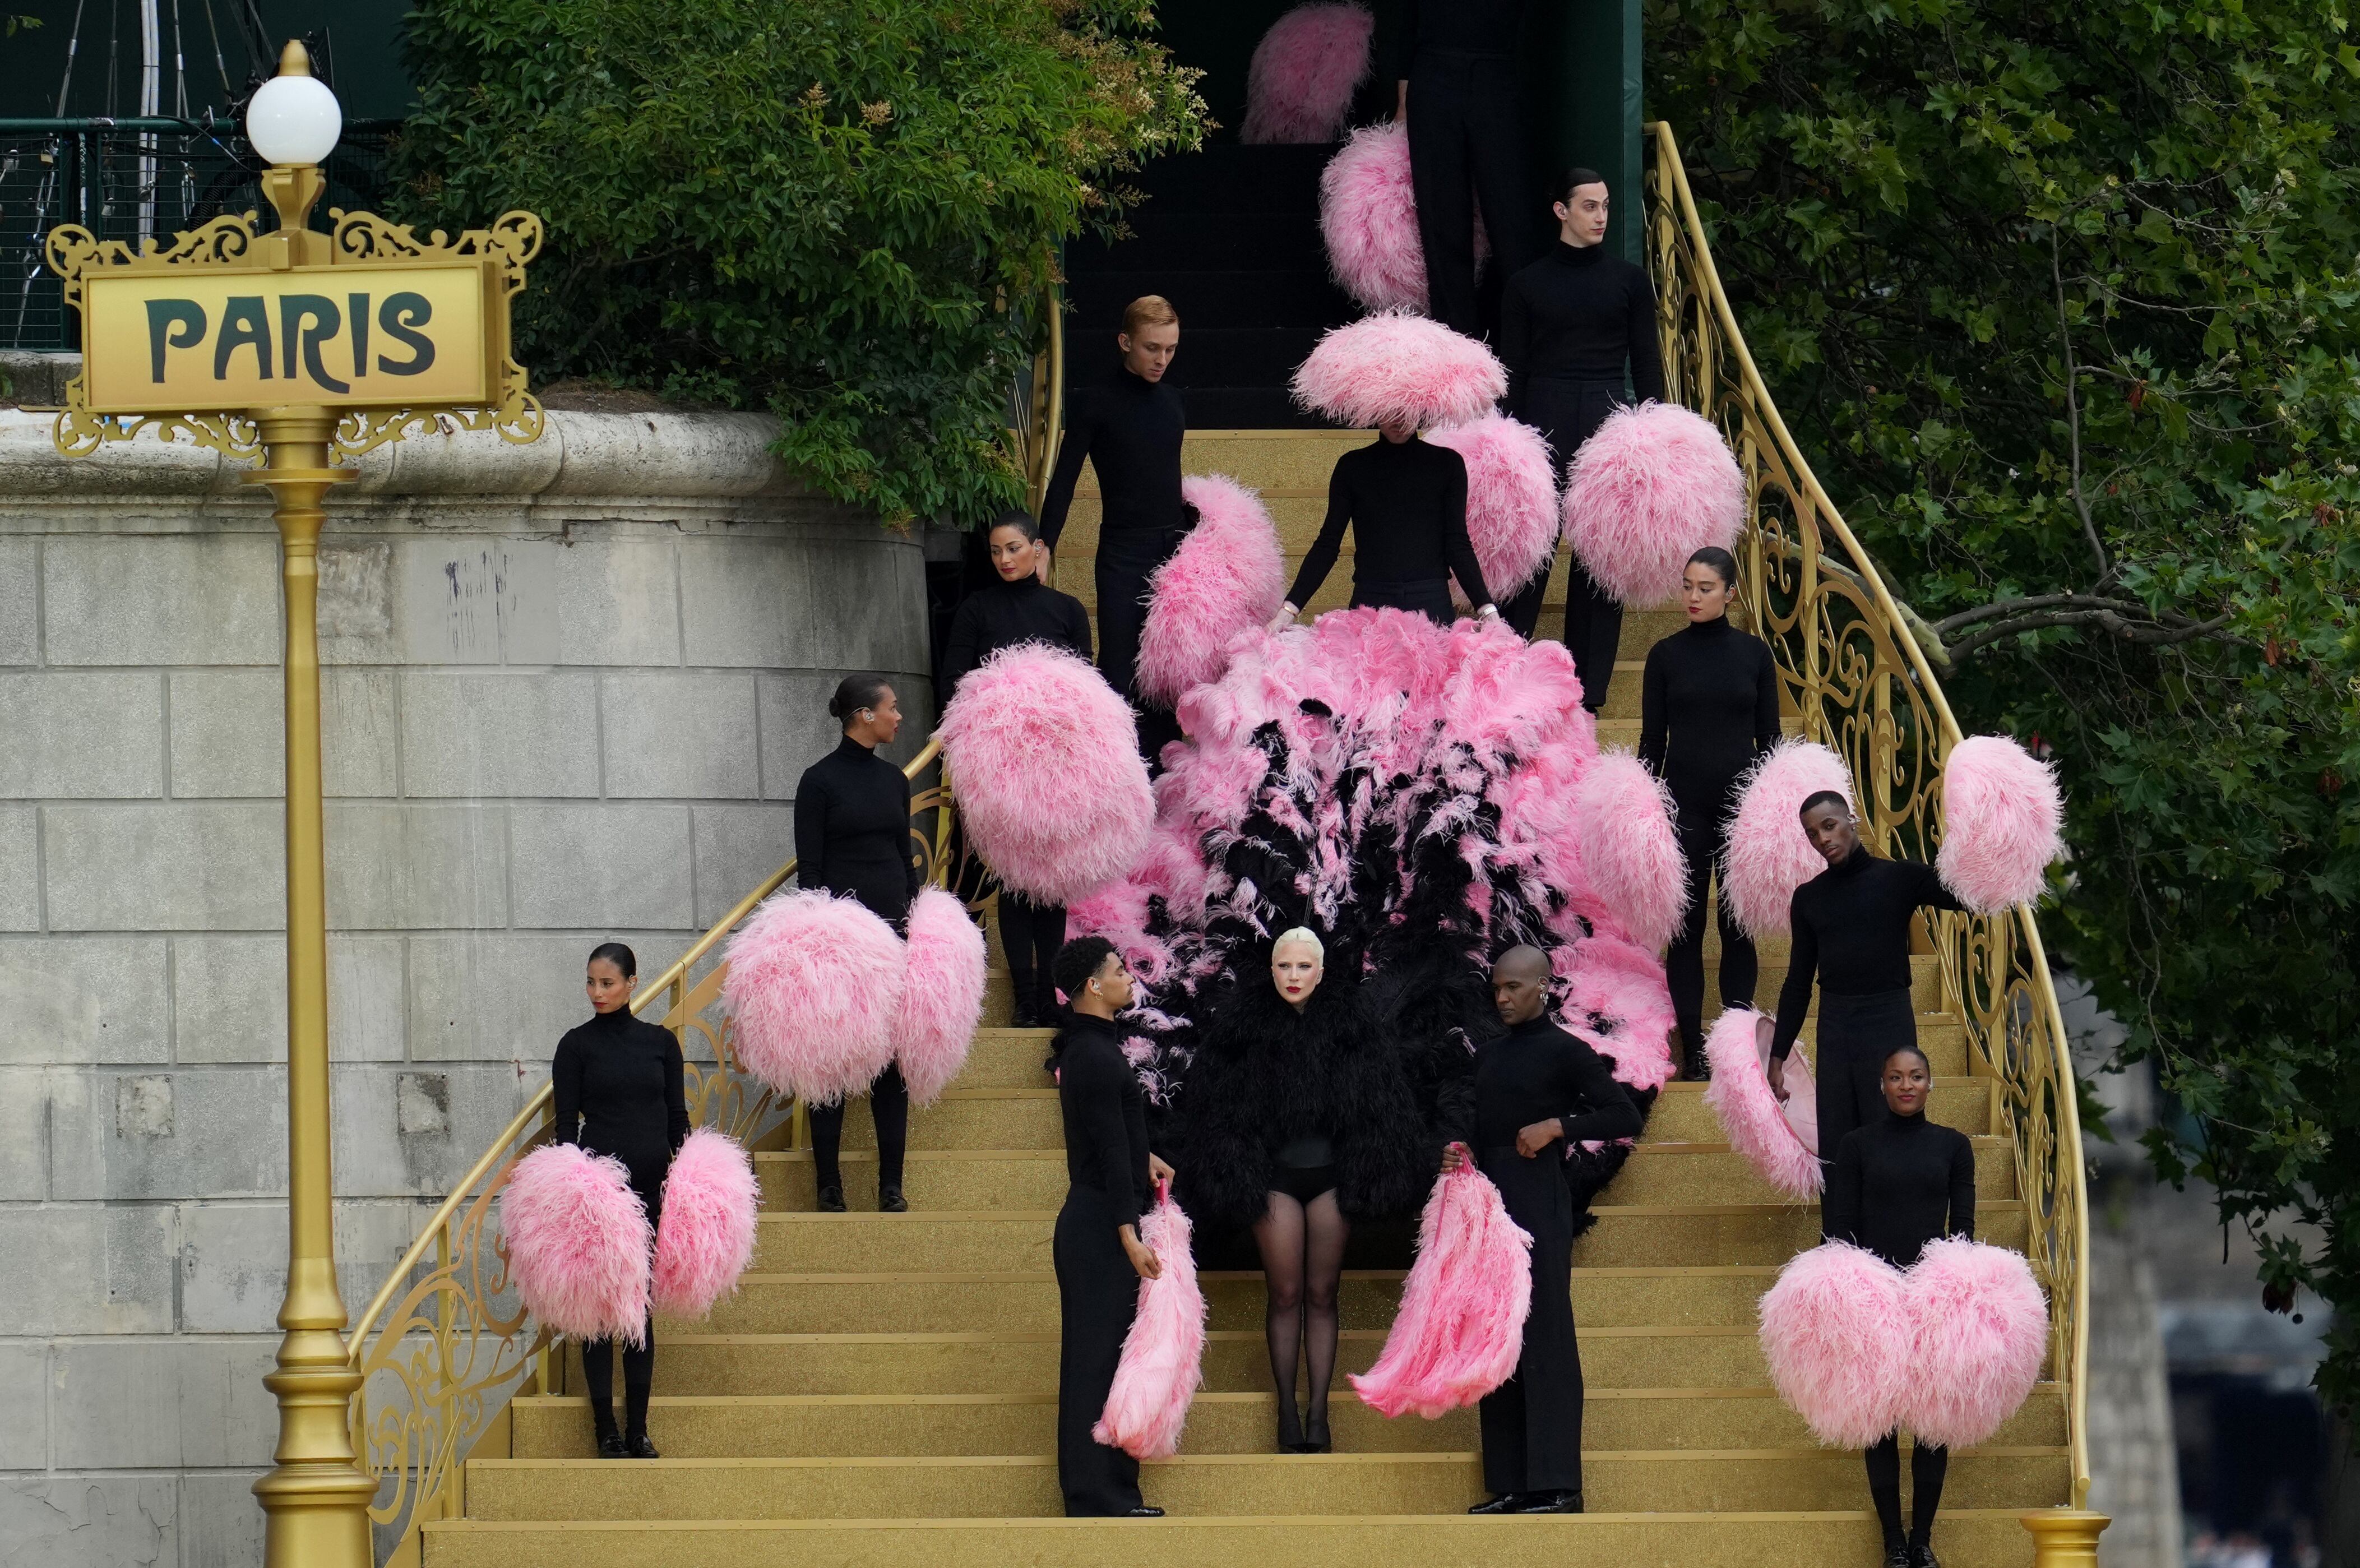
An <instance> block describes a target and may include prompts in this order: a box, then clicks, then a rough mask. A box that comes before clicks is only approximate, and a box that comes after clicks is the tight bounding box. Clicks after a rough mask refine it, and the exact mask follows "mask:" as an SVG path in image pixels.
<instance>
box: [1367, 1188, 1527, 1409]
mask: <svg viewBox="0 0 2360 1568" xmlns="http://www.w3.org/2000/svg"><path fill="white" fill-rule="evenodd" d="M1532 1245H1533V1238H1532V1237H1531V1236H1529V1235H1527V1234H1525V1233H1524V1231H1523V1230H1521V1229H1519V1228H1518V1227H1517V1225H1516V1223H1515V1222H1514V1221H1513V1220H1511V1219H1509V1218H1508V1210H1507V1206H1506V1205H1505V1204H1503V1203H1502V1202H1501V1201H1500V1190H1499V1189H1498V1188H1496V1187H1493V1186H1492V1185H1491V1179H1489V1178H1488V1177H1486V1176H1484V1174H1483V1173H1482V1172H1481V1171H1480V1170H1477V1169H1476V1168H1474V1167H1473V1166H1472V1165H1469V1166H1466V1167H1464V1168H1460V1169H1458V1170H1453V1171H1446V1172H1444V1173H1443V1175H1442V1176H1440V1177H1439V1178H1437V1179H1436V1181H1435V1184H1434V1191H1433V1192H1432V1194H1431V1195H1429V1196H1428V1197H1427V1199H1426V1212H1425V1213H1423V1214H1422V1215H1420V1216H1419V1219H1418V1226H1417V1260H1416V1262H1415V1263H1414V1264H1412V1265H1411V1266H1410V1271H1409V1278H1408V1279H1407V1280H1406V1281H1405V1282H1404V1285H1403V1287H1402V1303H1401V1310H1400V1311H1399V1312H1398V1313H1396V1314H1395V1315H1394V1317H1393V1328H1392V1329H1391V1330H1390V1331H1389V1332H1387V1333H1386V1335H1385V1348H1384V1350H1383V1352H1382V1354H1380V1355H1379V1356H1378V1357H1377V1364H1376V1365H1374V1366H1372V1367H1371V1368H1370V1369H1369V1370H1368V1372H1367V1373H1366V1374H1365V1375H1363V1374H1360V1373H1354V1374H1353V1375H1352V1387H1354V1388H1356V1389H1358V1390H1359V1391H1360V1398H1361V1399H1363V1400H1364V1401H1366V1402H1367V1403H1368V1404H1369V1405H1371V1407H1373V1408H1374V1409H1377V1410H1379V1411H1381V1412H1382V1413H1383V1414H1384V1415H1386V1416H1388V1417H1392V1416H1398V1415H1401V1414H1403V1413H1404V1412H1408V1411H1415V1413H1417V1414H1418V1415H1421V1416H1424V1417H1426V1418H1427V1419H1428V1420H1432V1419H1433V1418H1435V1417H1437V1416H1439V1415H1441V1414H1442V1413H1443V1412H1444V1411H1446V1410H1454V1409H1459V1408H1460V1407H1461V1406H1465V1405H1471V1404H1473V1403H1475V1401H1476V1400H1478V1399H1480V1398H1482V1397H1483V1396H1484V1395H1486V1394H1489V1393H1490V1392H1491V1391H1492V1390H1493V1389H1494V1388H1497V1387H1499V1386H1500V1385H1501V1384H1502V1383H1505V1382H1506V1381H1507V1380H1508V1379H1509V1378H1510V1377H1512V1376H1514V1375H1515V1371H1516V1360H1517V1358H1518V1357H1519V1356H1520V1355H1521V1354H1523V1352H1524V1319H1525V1317H1526V1316H1527V1315H1528V1314H1529V1313H1530V1312H1531V1310H1532V1304H1533V1266H1532V1257H1531V1252H1532Z"/></svg>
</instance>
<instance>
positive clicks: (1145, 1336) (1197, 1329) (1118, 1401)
mask: <svg viewBox="0 0 2360 1568" xmlns="http://www.w3.org/2000/svg"><path fill="white" fill-rule="evenodd" d="M1188 1231H1189V1226H1188V1216H1187V1215H1186V1214H1185V1213H1183V1212H1181V1209H1180V1205H1179V1204H1177V1203H1175V1202H1174V1201H1172V1197H1171V1194H1169V1193H1165V1194H1164V1195H1163V1196H1162V1197H1160V1198H1159V1199H1158V1200H1157V1201H1156V1204H1155V1207H1154V1208H1153V1209H1150V1210H1149V1211H1148V1212H1147V1215H1146V1217H1145V1218H1144V1219H1142V1221H1141V1222H1140V1224H1139V1239H1140V1240H1141V1241H1142V1242H1145V1243H1146V1244H1147V1245H1148V1246H1149V1248H1150V1249H1152V1250H1153V1252H1154V1254H1155V1255H1156V1257H1157V1258H1158V1259H1159V1260H1161V1262H1162V1263H1163V1265H1164V1269H1163V1272H1162V1273H1161V1274H1159V1275H1158V1276H1157V1277H1155V1278H1153V1279H1142V1280H1141V1281H1140V1282H1139V1315H1138V1316H1136V1317H1134V1318H1133V1319H1131V1332H1129V1333H1128V1334H1125V1335H1124V1336H1123V1341H1122V1359H1121V1360H1120V1361H1119V1362H1117V1363H1116V1364H1115V1369H1114V1386H1113V1387H1111V1388H1109V1389H1108V1390H1107V1402H1106V1409H1105V1410H1104V1411H1103V1412H1102V1413H1101V1414H1100V1415H1099V1417H1098V1424H1097V1425H1096V1426H1094V1427H1092V1428H1091V1429H1090V1435H1091V1436H1092V1437H1094V1438H1096V1439H1097V1440H1098V1442H1102V1443H1105V1444H1106V1445H1107V1446H1109V1448H1120V1449H1121V1450H1122V1451H1123V1452H1124V1453H1128V1454H1130V1455H1131V1457H1132V1458H1133V1459H1169V1458H1171V1457H1172V1456H1173V1455H1174V1454H1175V1453H1178V1452H1179V1451H1180V1429H1181V1428H1182V1427H1183V1426H1185V1425H1186V1424H1187V1420H1188V1407H1189V1405H1190V1404H1191V1403H1192V1402H1193V1401H1194V1400H1195V1399H1196V1386H1197V1385H1198V1384H1199V1383H1201V1382H1203V1381H1204V1366H1205V1293H1204V1291H1203V1290H1202V1289H1201V1288H1198V1286H1197V1284H1196V1255H1194V1254H1193V1253H1191V1252H1190V1251H1189V1235H1188Z"/></svg>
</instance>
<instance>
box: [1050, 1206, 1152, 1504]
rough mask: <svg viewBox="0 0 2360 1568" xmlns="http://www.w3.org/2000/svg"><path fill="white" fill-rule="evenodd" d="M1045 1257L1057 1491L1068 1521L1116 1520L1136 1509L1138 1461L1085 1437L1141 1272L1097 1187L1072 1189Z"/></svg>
mask: <svg viewBox="0 0 2360 1568" xmlns="http://www.w3.org/2000/svg"><path fill="white" fill-rule="evenodd" d="M1050 1256H1051V1258H1052V1259H1053V1260H1054V1263H1055V1266H1056V1269H1057V1327H1058V1341H1057V1486H1058V1488H1059V1489H1060V1490H1061V1491H1063V1492H1064V1493H1065V1517H1066V1518H1067V1519H1104V1518H1109V1517H1120V1516H1121V1515H1124V1514H1127V1513H1129V1512H1130V1511H1131V1509H1133V1508H1138V1507H1139V1506H1140V1500H1141V1499H1140V1496H1139V1461H1138V1460H1136V1459H1133V1458H1132V1457H1131V1455H1130V1454H1128V1453H1124V1452H1123V1451H1122V1450H1120V1449H1119V1448H1109V1447H1108V1446H1107V1445H1106V1444H1105V1443H1102V1442H1098V1440H1097V1439H1096V1438H1094V1437H1092V1436H1091V1435H1090V1429H1091V1428H1092V1427H1094V1426H1096V1425H1097V1424H1098V1417H1100V1416H1101V1415H1103V1414H1105V1413H1106V1402H1107V1394H1108V1392H1109V1390H1110V1389H1112V1388H1113V1387H1114V1372H1115V1367H1116V1366H1117V1365H1119V1364H1120V1362H1121V1360H1122V1341H1123V1336H1124V1335H1125V1334H1128V1333H1129V1332H1131V1320H1132V1319H1133V1318H1134V1317H1136V1316H1138V1314H1139V1274H1138V1271H1137V1270H1135V1269H1133V1268H1132V1267H1131V1259H1130V1258H1129V1257H1128V1256H1126V1255H1124V1253H1123V1250H1122V1239H1121V1237H1120V1236H1119V1235H1118V1234H1116V1232H1115V1218H1114V1210H1113V1208H1112V1207H1111V1206H1109V1204H1108V1202H1107V1201H1106V1198H1105V1196H1104V1195H1103V1194H1101V1193H1100V1192H1099V1191H1098V1190H1097V1189H1096V1188H1094V1187H1070V1188H1068V1189H1066V1190H1065V1207H1064V1208H1062V1209H1060V1210H1058V1211H1057V1229H1056V1233H1055V1236H1054V1240H1053V1242H1052V1243H1051V1247H1050Z"/></svg>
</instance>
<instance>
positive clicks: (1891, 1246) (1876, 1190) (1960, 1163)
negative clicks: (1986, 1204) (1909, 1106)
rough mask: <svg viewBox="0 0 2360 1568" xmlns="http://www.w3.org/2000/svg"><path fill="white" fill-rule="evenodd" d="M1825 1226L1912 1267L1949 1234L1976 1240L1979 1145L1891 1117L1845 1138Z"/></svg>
mask: <svg viewBox="0 0 2360 1568" xmlns="http://www.w3.org/2000/svg"><path fill="white" fill-rule="evenodd" d="M1822 1225H1823V1228H1824V1229H1825V1230H1826V1232H1827V1234H1828V1237H1829V1239H1830V1240H1831V1241H1843V1242H1850V1243H1852V1245H1854V1246H1863V1247H1866V1248H1867V1249H1868V1250H1869V1251H1871V1252H1873V1253H1874V1254H1875V1255H1877V1256H1879V1257H1881V1258H1883V1259H1884V1260H1885V1262H1887V1263H1889V1264H1891V1265H1893V1266H1894V1267H1896V1268H1907V1267H1908V1266H1910V1265H1912V1264H1914V1263H1916V1262H1917V1255H1918V1254H1919V1253H1921V1252H1924V1251H1925V1250H1926V1244H1927V1243H1928V1242H1930V1241H1933V1240H1935V1239H1937V1238H1938V1237H1941V1236H1970V1237H1971V1236H1972V1235H1973V1234H1975V1146H1974V1145H1973V1144H1972V1143H1971V1142H1969V1141H1968V1139H1967V1135H1965V1134H1964V1133H1961V1132H1960V1131H1959V1130H1958V1129H1957V1128H1956V1127H1946V1126H1943V1125H1942V1124H1940V1123H1939V1122H1929V1121H1928V1120H1927V1119H1926V1113H1925V1112H1923V1111H1920V1112H1918V1113H1917V1114H1916V1115H1914V1116H1896V1115H1892V1114H1890V1113H1888V1114H1886V1116H1885V1119H1884V1120H1883V1121H1879V1122H1871V1123H1869V1124H1867V1125H1865V1126H1863V1127H1860V1128H1858V1129H1856V1130H1854V1131H1852V1132H1851V1133H1849V1134H1847V1135H1845V1136H1844V1141H1843V1146H1842V1147H1841V1148H1840V1149H1838V1150H1837V1151H1836V1163H1835V1168H1833V1169H1832V1170H1830V1172H1829V1173H1828V1199H1827V1208H1826V1213H1825V1216H1824V1219H1823V1221H1822Z"/></svg>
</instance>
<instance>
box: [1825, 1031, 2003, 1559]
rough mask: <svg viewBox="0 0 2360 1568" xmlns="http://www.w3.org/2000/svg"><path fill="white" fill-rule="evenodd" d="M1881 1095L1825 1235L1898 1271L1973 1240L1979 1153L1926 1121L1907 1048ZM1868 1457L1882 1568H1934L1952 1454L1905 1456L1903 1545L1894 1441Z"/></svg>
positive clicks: (1919, 1068) (1923, 1448)
mask: <svg viewBox="0 0 2360 1568" xmlns="http://www.w3.org/2000/svg"><path fill="white" fill-rule="evenodd" d="M1878 1087H1879V1091H1880V1093H1881V1095H1882V1098H1883V1101H1884V1105H1885V1115H1884V1116H1883V1117H1882V1118H1880V1119H1879V1120H1876V1121H1874V1122H1871V1123H1869V1124H1867V1125H1865V1126H1862V1127H1858V1128H1855V1129H1853V1130H1852V1132H1850V1133H1848V1134H1846V1135H1844V1140H1843V1143H1842V1144H1841V1146H1839V1147H1838V1148H1837V1150H1836V1162H1835V1166H1834V1168H1832V1169H1830V1171H1829V1172H1828V1192H1827V1209H1826V1215H1825V1219H1824V1221H1823V1222H1822V1225H1821V1228H1822V1230H1823V1231H1824V1232H1825V1233H1826V1234H1827V1237H1828V1239H1829V1240H1830V1241H1840V1242H1850V1243H1852V1245H1854V1246H1862V1247H1866V1248H1867V1249H1868V1250H1869V1251H1871V1252H1873V1253H1874V1254H1876V1255H1877V1256H1879V1257H1881V1258H1883V1259H1884V1260H1885V1262H1887V1263H1889V1264H1891V1265H1893V1266H1894V1267H1896V1268H1907V1267H1909V1266H1912V1265H1913V1264H1915V1263H1916V1262H1917V1256H1918V1255H1919V1254H1920V1253H1922V1252H1924V1251H1925V1250H1926V1244H1927V1243H1928V1242H1930V1241H1933V1240H1934V1239H1936V1238H1937V1237H1939V1236H1969V1237H1972V1235H1973V1234H1975V1148H1974V1145H1972V1143H1970V1142H1968V1141H1967V1137H1966V1135H1965V1134H1963V1133H1961V1132H1960V1131H1958V1130H1957V1129H1956V1128H1954V1127H1945V1126H1942V1125H1940V1124H1938V1123H1934V1122H1929V1121H1928V1120H1927V1119H1926V1099H1927V1095H1928V1092H1929V1091H1930V1090H1931V1089H1932V1087H1933V1073H1932V1069H1930V1068H1929V1067H1928V1065H1927V1061H1926V1053H1925V1052H1923V1051H1921V1050H1919V1049H1918V1048H1917V1047H1915V1046H1903V1047H1900V1048H1898V1049H1897V1050H1895V1051H1894V1052H1893V1053H1892V1054H1891V1055H1889V1056H1887V1057H1886V1058H1885V1061H1884V1063H1883V1066H1882V1069H1881V1077H1880V1079H1879V1085H1878ZM1821 1147H1822V1148H1824V1147H1826V1145H1824V1144H1822V1145H1821ZM1865 1457H1866V1459H1867V1462H1868V1493H1869V1496H1870V1497H1872V1498H1874V1500H1875V1503H1876V1517H1877V1521H1878V1522H1879V1523H1880V1524H1882V1525H1883V1526H1884V1527H1885V1563H1886V1568H1932V1564H1933V1563H1934V1550H1933V1531H1934V1514H1935V1510H1936V1509H1938V1508H1940V1507H1941V1504H1942V1481H1943V1478H1944V1476H1945V1475H1947V1474H1948V1473H1949V1470H1950V1451H1949V1450H1948V1449H1945V1448H1943V1447H1941V1446H1939V1444H1936V1443H1929V1442H1924V1441H1922V1440H1921V1441H1919V1442H1917V1444H1916V1445H1915V1447H1914V1448H1913V1449H1912V1450H1911V1453H1910V1455H1909V1481H1910V1493H1911V1497H1910V1510H1909V1511H1910V1528H1909V1533H1908V1534H1907V1536H1906V1537H1905V1536H1904V1535H1903V1534H1902V1531H1901V1444H1900V1439H1899V1434H1898V1433H1894V1432H1889V1433H1887V1434H1886V1435H1885V1439H1884V1441H1882V1442H1878V1443H1877V1444H1875V1446H1874V1447H1872V1448H1870V1449H1869V1450H1868V1452H1867V1454H1866V1455H1865Z"/></svg>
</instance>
